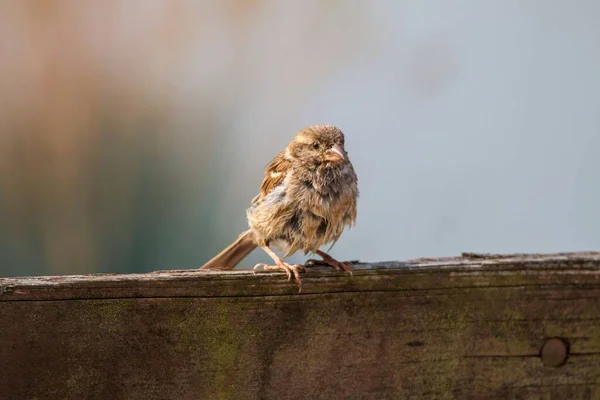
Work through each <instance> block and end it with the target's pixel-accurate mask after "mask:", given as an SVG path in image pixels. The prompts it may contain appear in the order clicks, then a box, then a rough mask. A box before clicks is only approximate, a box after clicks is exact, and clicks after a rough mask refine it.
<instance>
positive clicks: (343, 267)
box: [306, 250, 352, 275]
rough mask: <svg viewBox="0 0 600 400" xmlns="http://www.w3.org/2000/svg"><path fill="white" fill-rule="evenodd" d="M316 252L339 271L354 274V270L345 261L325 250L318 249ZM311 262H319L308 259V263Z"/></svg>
mask: <svg viewBox="0 0 600 400" xmlns="http://www.w3.org/2000/svg"><path fill="white" fill-rule="evenodd" d="M315 253H316V254H317V255H319V256H321V258H323V262H324V263H325V264H327V265H330V266H332V267H334V268H335V269H337V270H338V271H345V272H349V273H350V275H352V270H351V269H350V267H348V266H347V265H346V264H345V263H343V262H340V261H338V260H336V259H335V258H333V257H331V256H330V255H329V254H327V253H325V252H324V251H321V250H317V251H316V252H315ZM310 262H313V263H314V262H318V261H316V260H308V261H307V262H306V263H307V264H308V263H310Z"/></svg>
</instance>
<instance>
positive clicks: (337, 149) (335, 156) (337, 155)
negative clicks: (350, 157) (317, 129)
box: [325, 144, 346, 162]
mask: <svg viewBox="0 0 600 400" xmlns="http://www.w3.org/2000/svg"><path fill="white" fill-rule="evenodd" d="M344 158H346V157H344V149H342V146H340V145H339V144H336V145H334V146H333V147H332V148H330V149H329V150H327V151H326V152H325V161H330V162H340V161H342V160H343V159H344Z"/></svg>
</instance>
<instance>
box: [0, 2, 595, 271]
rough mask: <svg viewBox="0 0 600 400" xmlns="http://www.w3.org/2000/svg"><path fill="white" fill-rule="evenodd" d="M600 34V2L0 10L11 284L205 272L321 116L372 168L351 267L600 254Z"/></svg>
mask: <svg viewBox="0 0 600 400" xmlns="http://www.w3.org/2000/svg"><path fill="white" fill-rule="evenodd" d="M598 20H600V3H598V2H595V1H593V0H577V1H568V0H552V1H548V0H528V1H522V0H486V1H481V0H457V1H445V0H405V1H398V0H389V1H383V0H380V1H358V0H355V1H350V0H344V1H341V0H337V1H328V2H323V1H318V0H310V1H293V0H288V1H279V0H277V1H276V0H271V1H242V0H240V1H234V0H223V1H184V0H176V1H168V0H152V1H150V0H148V1H145V2H118V1H105V2H73V1H68V0H64V1H54V2H39V1H16V0H15V1H3V2H2V3H0V54H1V55H2V56H1V57H0V274H1V275H30V274H64V273H86V272H99V271H103V272H114V271H119V272H127V271H148V270H156V269H179V268H197V267H199V266H200V265H202V264H203V263H204V262H205V261H206V260H207V259H209V258H210V257H211V256H213V255H214V254H215V253H217V252H218V251H220V250H221V249H222V248H223V247H224V246H226V245H227V244H229V242H231V241H232V240H233V239H234V238H235V237H236V235H237V234H238V233H239V232H240V231H241V230H242V229H244V228H245V226H246V221H245V208H246V207H247V205H248V203H249V201H250V199H251V198H252V197H253V196H254V195H255V194H256V191H257V189H258V185H259V184H260V181H261V179H262V171H263V168H264V166H265V165H266V164H267V162H268V161H269V160H270V159H271V158H272V157H273V156H274V155H275V154H276V153H277V152H278V151H280V150H281V149H282V148H283V147H284V146H285V145H286V144H287V142H288V141H289V140H290V139H291V138H292V137H293V135H294V134H295V132H296V131H297V130H299V129H300V128H302V127H304V126H306V125H311V124H315V123H328V124H335V125H337V126H339V127H340V128H342V130H343V131H344V132H345V133H346V137H347V139H346V142H347V150H348V151H349V154H350V156H351V159H352V161H353V163H354V165H355V169H356V171H357V173H358V175H359V185H360V190H361V197H360V202H359V218H358V221H357V225H356V227H355V228H353V229H351V230H349V231H347V232H346V233H345V234H344V235H343V236H342V238H341V239H340V241H339V242H338V243H337V244H336V246H335V247H334V249H333V250H332V252H331V254H332V255H334V256H335V257H337V258H340V259H361V260H391V259H405V258H412V257H419V256H442V255H456V254H458V253H460V252H461V251H478V252H553V251H570V250H587V249H597V248H598V246H597V243H598V241H599V240H600V214H599V213H598V211H597V210H598V204H599V203H600V188H599V185H598V168H599V166H600V161H599V160H598V156H597V154H598V148H599V146H600V113H599V110H600V76H599V72H598V71H600V24H598V22H597V21H598ZM303 259H304V257H302V256H295V257H294V260H297V261H301V260H303ZM258 261H268V258H267V257H266V255H264V254H262V253H261V252H260V251H257V252H255V253H253V255H252V256H251V257H250V258H249V259H247V260H246V261H245V262H244V263H243V265H241V267H251V266H253V265H254V263H256V262H258Z"/></svg>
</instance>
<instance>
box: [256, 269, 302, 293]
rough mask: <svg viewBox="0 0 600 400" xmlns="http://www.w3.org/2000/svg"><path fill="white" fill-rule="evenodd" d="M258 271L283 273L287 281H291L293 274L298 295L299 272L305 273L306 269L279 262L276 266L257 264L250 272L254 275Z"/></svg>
mask: <svg viewBox="0 0 600 400" xmlns="http://www.w3.org/2000/svg"><path fill="white" fill-rule="evenodd" d="M260 269H262V270H263V271H284V272H285V274H286V276H287V280H288V281H289V280H291V279H292V274H293V275H294V280H295V281H296V283H297V284H298V293H300V292H301V291H302V279H300V271H301V270H303V271H306V268H305V267H304V265H302V264H294V265H290V264H288V263H286V262H281V263H278V264H276V265H268V264H263V263H259V264H256V265H255V266H254V269H253V271H252V272H253V273H254V274H256V271H258V270H260Z"/></svg>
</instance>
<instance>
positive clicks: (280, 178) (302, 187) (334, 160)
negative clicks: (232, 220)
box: [200, 125, 358, 291]
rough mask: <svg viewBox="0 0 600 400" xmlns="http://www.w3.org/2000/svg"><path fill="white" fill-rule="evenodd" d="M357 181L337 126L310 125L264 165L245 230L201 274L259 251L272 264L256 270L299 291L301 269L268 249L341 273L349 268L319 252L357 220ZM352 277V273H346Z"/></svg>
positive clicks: (300, 286)
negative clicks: (279, 275)
mask: <svg viewBox="0 0 600 400" xmlns="http://www.w3.org/2000/svg"><path fill="white" fill-rule="evenodd" d="M357 198H358V181H357V177H356V173H355V172H354V168H353V167H352V163H351V162H350V160H349V159H348V153H346V150H345V149H344V134H343V133H342V131H341V130H340V129H338V128H336V127H335V126H331V125H314V126H309V127H308V128H305V129H303V130H301V131H300V132H298V133H297V134H296V136H295V137H294V139H293V140H292V141H291V142H290V143H289V144H288V146H287V147H286V148H285V149H284V150H283V151H281V152H280V153H279V154H278V155H277V156H276V157H275V158H274V159H273V161H271V163H269V165H267V167H266V169H265V177H264V180H263V182H262V184H261V186H260V193H259V194H258V195H257V196H256V197H254V199H252V203H251V206H250V208H248V210H247V211H246V214H247V217H248V225H249V228H250V229H248V230H247V231H245V232H243V233H242V234H241V235H240V236H239V238H238V239H237V240H236V241H235V242H233V243H232V244H231V245H229V246H228V247H227V248H225V249H224V250H223V251H222V252H221V253H219V254H218V255H217V256H215V257H214V258H213V259H212V260H210V261H208V262H207V263H206V264H204V265H203V266H202V267H201V268H200V269H205V270H207V269H214V270H228V269H233V268H234V267H235V266H236V265H237V264H238V263H239V262H240V261H241V260H242V259H243V258H244V257H246V256H247V255H248V254H249V253H250V252H251V251H252V250H254V249H255V248H256V247H257V246H260V247H261V248H262V249H263V250H264V251H265V252H266V253H267V254H268V255H269V256H270V257H271V258H272V259H273V261H274V262H275V265H265V264H257V265H256V266H255V267H254V269H255V270H256V269H259V268H261V267H262V268H264V270H281V271H284V272H285V273H286V274H287V278H288V280H290V278H291V275H292V274H293V275H294V278H295V280H296V282H297V283H298V286H299V291H300V290H302V281H301V279H300V275H299V272H298V271H299V270H302V269H304V266H303V265H290V264H288V263H287V262H285V261H284V260H283V259H282V258H281V257H279V256H278V255H277V254H276V253H275V252H274V251H273V250H272V248H271V247H272V246H275V247H277V248H278V249H279V250H281V251H282V252H283V253H284V256H283V258H286V257H289V256H290V255H292V254H293V253H295V252H296V251H298V250H302V251H303V252H304V254H308V253H314V254H318V255H319V256H321V257H322V258H323V261H324V262H325V263H326V264H328V265H331V266H333V267H335V268H336V269H337V270H340V271H347V272H350V268H349V267H348V266H347V265H346V264H344V263H341V262H339V261H337V260H335V259H334V258H333V257H331V256H330V255H329V254H327V253H325V252H324V251H321V250H320V249H319V248H320V247H321V246H324V245H326V244H328V243H332V246H333V244H334V243H335V242H336V241H337V240H338V239H339V237H340V236H341V234H342V231H343V230H344V228H345V227H346V226H347V225H348V226H352V225H354V223H355V220H356V200H357ZM350 273H351V272H350Z"/></svg>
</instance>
